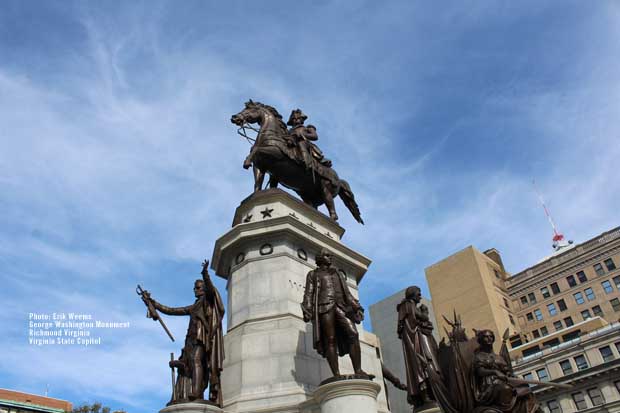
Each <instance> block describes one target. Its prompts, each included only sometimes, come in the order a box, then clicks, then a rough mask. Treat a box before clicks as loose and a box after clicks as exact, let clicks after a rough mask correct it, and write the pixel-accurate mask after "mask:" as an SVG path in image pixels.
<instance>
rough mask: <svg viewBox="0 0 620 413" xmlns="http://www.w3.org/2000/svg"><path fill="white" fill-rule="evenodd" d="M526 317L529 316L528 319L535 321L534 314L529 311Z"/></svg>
mask: <svg viewBox="0 0 620 413" xmlns="http://www.w3.org/2000/svg"><path fill="white" fill-rule="evenodd" d="M525 317H527V321H534V316H533V315H532V313H527V314H526V315H525Z"/></svg>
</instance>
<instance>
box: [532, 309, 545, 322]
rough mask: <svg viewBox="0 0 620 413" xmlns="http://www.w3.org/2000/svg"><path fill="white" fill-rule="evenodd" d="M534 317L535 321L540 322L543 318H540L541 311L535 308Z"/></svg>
mask: <svg viewBox="0 0 620 413" xmlns="http://www.w3.org/2000/svg"><path fill="white" fill-rule="evenodd" d="M534 316H535V317H536V320H538V321H542V319H543V316H542V311H540V308H537V309H536V310H534Z"/></svg>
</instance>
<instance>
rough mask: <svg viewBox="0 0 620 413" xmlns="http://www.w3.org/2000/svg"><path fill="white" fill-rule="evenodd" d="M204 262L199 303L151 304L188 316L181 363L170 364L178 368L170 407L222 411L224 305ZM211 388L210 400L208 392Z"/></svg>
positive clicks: (198, 283) (198, 284)
mask: <svg viewBox="0 0 620 413" xmlns="http://www.w3.org/2000/svg"><path fill="white" fill-rule="evenodd" d="M208 266H209V262H208V261H205V262H204V263H203V266H202V279H199V280H196V281H195V282H194V295H195V297H196V301H195V302H194V303H193V304H191V305H188V306H185V307H168V306H165V305H163V304H161V303H159V302H157V301H155V300H154V299H152V298H151V296H150V294H149V292H148V291H144V294H143V297H144V296H146V297H148V301H149V302H150V304H151V305H152V306H153V307H155V309H156V310H158V311H160V312H162V313H164V314H167V315H177V316H181V315H188V316H189V326H188V328H187V335H186V336H185V346H184V347H183V349H182V351H181V356H180V357H179V359H178V360H172V361H170V363H169V364H170V367H171V368H176V369H177V372H178V376H177V379H176V383H175V384H174V387H173V392H172V399H171V400H170V402H169V403H168V404H169V405H170V404H176V403H185V402H190V401H191V402H206V403H212V404H215V405H217V406H219V407H222V389H221V387H220V374H221V372H222V364H223V362H224V341H223V332H222V319H223V317H224V304H223V303H222V298H221V297H220V294H219V292H218V291H217V289H216V288H215V286H214V285H213V283H212V281H211V278H210V276H209V273H208V270H207V267H208ZM207 387H208V388H209V396H208V399H205V397H204V393H205V390H206V389H207Z"/></svg>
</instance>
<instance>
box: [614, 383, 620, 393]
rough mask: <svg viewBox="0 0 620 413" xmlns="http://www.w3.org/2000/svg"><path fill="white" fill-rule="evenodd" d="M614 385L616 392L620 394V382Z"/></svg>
mask: <svg viewBox="0 0 620 413" xmlns="http://www.w3.org/2000/svg"><path fill="white" fill-rule="evenodd" d="M614 384H615V385H616V390H618V393H620V381H615V382H614Z"/></svg>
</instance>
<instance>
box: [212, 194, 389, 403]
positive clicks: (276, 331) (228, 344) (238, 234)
mask: <svg viewBox="0 0 620 413" xmlns="http://www.w3.org/2000/svg"><path fill="white" fill-rule="evenodd" d="M343 233H344V229H343V228H342V227H340V226H339V225H338V224H336V223H334V222H333V221H331V220H330V219H329V218H328V217H327V216H325V215H323V214H322V213H320V212H318V211H317V210H315V209H313V208H312V207H310V206H308V205H306V204H304V203H303V202H301V201H299V200H298V199H296V198H295V197H293V196H291V195H289V194H288V193H286V192H284V191H282V190H279V189H269V190H265V191H261V192H259V193H257V194H254V195H252V196H250V197H248V198H246V199H245V200H244V201H243V202H241V205H240V206H239V207H238V208H237V210H236V212H235V217H234V219H233V224H232V228H231V229H230V230H229V231H228V232H227V233H225V234H224V235H222V236H221V237H220V238H219V239H218V240H217V242H216V244H215V248H214V252H213V257H212V259H211V265H212V268H213V269H214V270H215V273H216V274H217V275H218V276H220V277H223V278H225V279H226V280H227V287H226V288H227V292H228V308H227V312H226V314H227V327H228V331H227V334H226V335H225V337H224V347H225V352H226V359H225V361H224V371H223V372H222V392H223V397H224V410H225V411H226V412H230V413H236V412H252V413H256V412H265V413H266V412H286V413H291V412H302V411H303V412H308V413H310V412H312V411H313V410H312V409H314V408H313V407H310V405H312V403H310V404H307V403H305V402H308V401H309V400H311V399H312V398H313V395H314V393H315V390H316V389H317V388H318V387H319V384H320V383H321V381H323V380H324V379H326V378H328V377H330V376H331V372H330V369H329V366H328V365H327V362H326V361H325V360H324V359H323V358H322V357H321V356H319V355H318V354H317V353H316V351H315V350H314V349H313V347H312V332H311V327H310V324H307V323H305V322H304V321H303V316H302V313H301V308H300V303H301V301H302V298H303V292H304V288H305V281H306V275H307V273H308V271H310V270H313V269H314V268H315V263H314V258H315V255H316V253H317V252H319V251H320V250H321V249H323V248H324V249H327V250H328V251H329V252H330V253H331V254H332V260H333V263H334V265H335V266H336V267H337V268H339V270H340V271H342V275H343V276H344V277H345V278H346V280H347V283H348V286H349V289H350V290H351V292H352V294H353V295H354V296H355V297H358V284H359V282H360V281H361V280H362V277H363V276H364V274H365V272H366V270H367V269H368V265H369V264H370V260H369V259H368V258H366V257H364V256H363V255H361V254H359V253H357V252H356V251H353V250H352V249H351V248H349V247H347V246H346V245H345V244H344V243H343V242H342V241H341V237H342V235H343ZM357 328H358V332H359V337H360V344H361V350H362V368H363V369H364V370H365V371H366V372H368V373H369V374H373V375H375V376H376V378H375V383H377V385H378V386H379V388H380V391H379V396H378V399H377V400H375V401H374V403H375V405H377V406H378V408H377V410H375V411H379V412H382V413H386V412H388V409H387V403H386V400H385V391H384V389H383V379H382V374H381V361H380V359H379V358H378V355H379V351H378V346H379V343H378V340H377V338H376V336H375V335H374V334H371V333H369V332H366V331H364V329H363V327H362V326H361V325H358V326H357ZM339 361H340V365H341V372H342V373H343V374H347V373H352V372H353V369H352V366H351V362H350V359H349V358H348V357H341V358H340V360H339Z"/></svg>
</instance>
